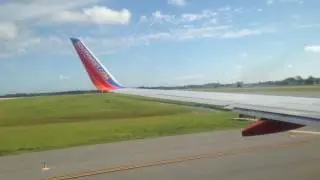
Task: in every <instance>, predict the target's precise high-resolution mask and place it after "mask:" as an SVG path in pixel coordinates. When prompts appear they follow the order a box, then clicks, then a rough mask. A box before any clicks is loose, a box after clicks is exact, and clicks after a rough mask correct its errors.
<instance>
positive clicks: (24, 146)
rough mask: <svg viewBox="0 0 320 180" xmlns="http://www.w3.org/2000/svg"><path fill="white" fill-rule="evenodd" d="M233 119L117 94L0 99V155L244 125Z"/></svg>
mask: <svg viewBox="0 0 320 180" xmlns="http://www.w3.org/2000/svg"><path fill="white" fill-rule="evenodd" d="M235 115H236V114H234V113H232V112H212V111H205V110H200V109H195V108H190V107H189V108H188V107H184V106H181V105H180V106H179V105H174V104H167V103H161V102H152V101H150V100H147V99H144V98H140V97H139V98H137V97H130V96H123V95H116V94H91V95H77V96H75V95H74V96H70V95H69V96H47V97H33V98H24V99H14V100H6V101H0V155H2V156H3V155H8V154H17V153H21V152H28V151H40V150H47V149H57V148H65V147H71V146H77V145H85V144H94V143H105V142H114V141H120V140H129V139H138V138H146V137H155V136H165V135H175V134H183V133H194V132H203V131H212V130H222V129H230V128H240V127H244V126H246V125H247V122H241V121H240V122H239V121H234V120H232V119H231V118H232V117H234V116H235Z"/></svg>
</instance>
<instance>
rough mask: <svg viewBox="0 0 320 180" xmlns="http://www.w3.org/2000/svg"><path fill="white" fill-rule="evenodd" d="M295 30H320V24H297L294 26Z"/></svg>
mask: <svg viewBox="0 0 320 180" xmlns="http://www.w3.org/2000/svg"><path fill="white" fill-rule="evenodd" d="M294 27H295V28H298V29H306V28H318V27H320V24H319V23H314V24H297V25H295V26H294Z"/></svg>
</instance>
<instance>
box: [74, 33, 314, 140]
mask: <svg viewBox="0 0 320 180" xmlns="http://www.w3.org/2000/svg"><path fill="white" fill-rule="evenodd" d="M70 40H71V42H72V44H73V46H74V48H75V51H76V52H77V54H78V56H79V58H80V60H81V62H82V64H83V65H84V68H85V69H86V71H87V73H88V75H89V77H90V79H91V82H92V83H93V84H94V86H95V87H96V88H97V89H98V90H100V91H103V92H113V93H121V94H132V95H139V96H145V97H152V98H158V99H166V100H175V101H183V102H194V103H200V104H206V105H212V106H215V107H218V108H221V109H226V110H231V111H234V112H238V113H240V114H243V115H248V116H252V117H256V118H257V121H255V122H254V123H253V124H251V125H250V126H249V127H247V128H245V129H243V130H242V135H243V136H254V135H263V134H270V133H277V132H283V131H288V130H292V129H297V128H300V127H303V126H306V125H309V126H319V125H320V98H304V97H289V96H271V95H253V94H252V95H251V94H238V93H216V92H196V91H187V90H158V89H139V88H131V87H126V86H123V85H121V84H120V83H119V82H118V81H117V80H116V79H115V77H113V76H112V74H111V73H110V72H109V71H108V70H107V68H106V67H104V66H103V64H102V63H101V62H100V61H99V60H98V58H96V57H95V56H94V54H93V53H92V52H91V51H90V49H89V48H87V47H86V45H85V44H84V43H83V42H82V41H81V40H80V39H77V38H70Z"/></svg>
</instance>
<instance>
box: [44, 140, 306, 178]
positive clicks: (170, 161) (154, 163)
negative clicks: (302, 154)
mask: <svg viewBox="0 0 320 180" xmlns="http://www.w3.org/2000/svg"><path fill="white" fill-rule="evenodd" d="M309 142H310V140H305V141H298V142H291V143H281V144H275V145H267V146H259V147H252V148H246V149H240V150H236V151H234V150H233V151H221V152H209V153H202V154H196V155H190V156H184V157H178V158H172V159H165V160H160V161H152V162H147V163H139V164H128V165H122V166H116V167H109V168H104V169H96V170H88V171H82V172H78V173H74V174H67V175H61V176H53V177H49V178H46V180H68V179H77V178H83V177H88V176H94V175H99V174H106V173H112V172H117V171H125V170H131V169H140V168H146V167H152V166H160V165H167V164H174V163H181V162H186V161H191V160H197V159H204V158H209V157H210V158H213V157H221V156H229V155H239V154H245V153H250V152H259V151H264V150H266V149H268V148H269V149H270V148H292V147H297V146H301V145H303V144H306V143H309Z"/></svg>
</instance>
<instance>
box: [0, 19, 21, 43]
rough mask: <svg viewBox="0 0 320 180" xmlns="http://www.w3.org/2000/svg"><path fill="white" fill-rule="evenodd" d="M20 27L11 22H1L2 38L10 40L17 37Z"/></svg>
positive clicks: (0, 37)
mask: <svg viewBox="0 0 320 180" xmlns="http://www.w3.org/2000/svg"><path fill="white" fill-rule="evenodd" d="M17 35H18V28H17V26H16V25H15V24H13V23H11V22H3V23H1V22H0V40H10V39H14V38H16V37H17Z"/></svg>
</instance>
